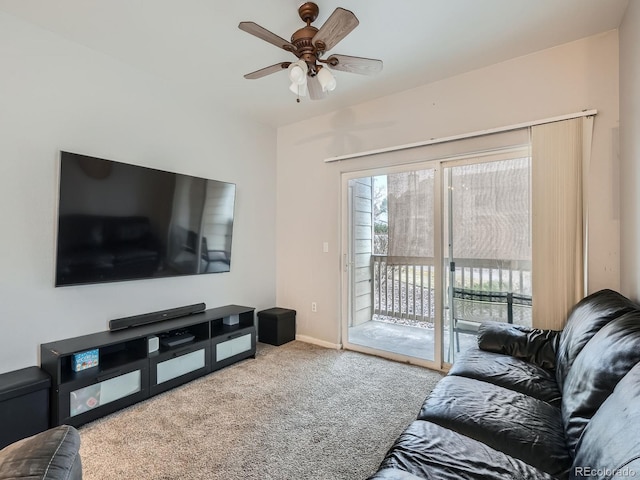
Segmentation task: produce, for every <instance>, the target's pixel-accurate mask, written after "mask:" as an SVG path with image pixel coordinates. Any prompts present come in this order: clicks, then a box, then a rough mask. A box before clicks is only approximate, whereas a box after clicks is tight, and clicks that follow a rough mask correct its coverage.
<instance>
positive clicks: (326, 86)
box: [318, 68, 336, 92]
mask: <svg viewBox="0 0 640 480" xmlns="http://www.w3.org/2000/svg"><path fill="white" fill-rule="evenodd" d="M318 81H319V82H320V86H321V87H322V91H323V92H333V91H334V90H335V89H336V77H334V76H333V74H332V73H331V72H330V71H329V69H328V68H321V69H320V71H319V72H318Z"/></svg>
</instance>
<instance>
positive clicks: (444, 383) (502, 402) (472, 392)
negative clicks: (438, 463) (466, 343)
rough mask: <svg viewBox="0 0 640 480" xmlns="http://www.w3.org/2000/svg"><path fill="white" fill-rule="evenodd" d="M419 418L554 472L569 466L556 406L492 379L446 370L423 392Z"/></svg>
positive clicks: (558, 474)
mask: <svg viewBox="0 0 640 480" xmlns="http://www.w3.org/2000/svg"><path fill="white" fill-rule="evenodd" d="M418 419H419V420H427V421H430V422H433V423H437V424H438V425H441V426H443V427H445V428H450V429H452V430H454V431H456V432H458V433H460V434H462V435H466V436H467V437H471V438H474V439H476V440H478V441H480V442H482V443H485V444H486V445H487V446H489V447H491V448H493V449H495V450H498V451H501V452H504V453H506V454H507V455H510V456H512V457H515V458H519V459H520V460H522V461H524V462H525V463H528V464H529V465H532V466H534V467H536V468H538V469H540V470H542V471H544V472H546V473H548V474H550V475H552V476H555V477H559V478H564V477H566V475H567V473H568V471H569V467H570V466H571V459H570V457H569V452H568V450H567V447H566V443H565V439H564V431H563V424H562V416H561V411H560V409H559V408H556V407H554V406H552V405H549V404H548V403H547V402H544V401H542V400H538V399H537V398H533V397H530V396H528V395H525V394H523V393H520V392H515V391H513V390H509V389H507V388H504V387H500V386H497V385H493V384H491V383H487V382H483V381H479V380H475V379H472V378H465V377H458V376H455V375H448V376H447V377H445V378H443V379H442V380H440V382H438V384H437V385H436V387H435V388H434V389H433V391H432V392H431V394H430V395H429V396H428V397H427V400H426V401H425V402H424V404H423V406H422V409H421V410H420V414H419V415H418Z"/></svg>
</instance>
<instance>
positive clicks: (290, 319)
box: [258, 308, 296, 345]
mask: <svg viewBox="0 0 640 480" xmlns="http://www.w3.org/2000/svg"><path fill="white" fill-rule="evenodd" d="M295 338H296V311H295V310H289V309H288V308H269V309H268V310H262V311H261V312H258V340H259V341H261V342H263V343H269V344H271V345H282V344H284V343H287V342H290V341H291V340H295Z"/></svg>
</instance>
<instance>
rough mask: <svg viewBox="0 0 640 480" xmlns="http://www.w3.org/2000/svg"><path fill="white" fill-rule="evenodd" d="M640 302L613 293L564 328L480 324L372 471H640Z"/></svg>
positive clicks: (410, 475)
mask: <svg viewBox="0 0 640 480" xmlns="http://www.w3.org/2000/svg"><path fill="white" fill-rule="evenodd" d="M639 361H640V307H639V306H637V305H636V304H634V303H633V302H631V301H630V300H629V299H627V298H625V297H623V296H622V295H620V294H619V293H616V292H614V291H611V290H602V291H600V292H597V293H594V294H592V295H590V296H588V297H586V298H585V299H583V300H582V301H581V302H579V303H578V304H577V305H576V306H575V307H574V309H573V310H572V312H571V314H570V316H569V318H568V321H567V324H566V326H565V328H564V330H563V331H550V330H537V329H527V328H523V327H518V326H515V325H508V324H501V323H487V324H485V325H483V326H482V327H481V328H480V330H479V333H478V348H477V349H472V350H470V351H467V352H466V353H465V354H463V355H461V356H460V357H459V358H458V359H457V360H456V362H455V364H454V365H453V367H452V368H451V370H450V372H449V374H448V375H447V376H446V377H444V378H443V379H442V380H441V381H440V382H439V383H438V384H437V386H436V388H435V389H434V390H433V391H432V392H431V394H430V395H429V396H428V397H427V399H426V400H425V402H424V404H423V406H422V409H421V410H420V413H419V415H418V418H417V420H415V421H414V422H413V423H411V424H410V425H409V426H408V427H407V429H406V430H405V431H404V432H403V433H402V434H401V435H400V437H399V438H398V439H397V440H396V442H395V443H394V445H393V446H392V447H391V449H390V450H389V451H388V453H387V455H386V456H385V458H384V460H383V461H382V463H381V465H380V468H379V470H378V471H377V472H376V473H375V474H374V475H373V476H372V477H370V478H371V479H397V480H411V479H418V478H425V479H439V480H442V479H451V480H454V479H455V480H460V479H483V480H487V479H489V480H491V479H496V480H497V479H567V478H569V479H574V478H590V479H611V478H640V364H639V363H638V362H639Z"/></svg>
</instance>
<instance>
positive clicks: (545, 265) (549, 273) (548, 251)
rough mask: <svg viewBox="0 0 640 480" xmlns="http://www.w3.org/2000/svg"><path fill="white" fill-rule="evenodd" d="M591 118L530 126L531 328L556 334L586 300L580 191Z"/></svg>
mask: <svg viewBox="0 0 640 480" xmlns="http://www.w3.org/2000/svg"><path fill="white" fill-rule="evenodd" d="M592 130H593V117H584V118H576V119H572V120H564V121H561V122H554V123H548V124H543V125H537V126H533V127H531V156H532V190H533V191H532V196H533V202H532V227H533V228H532V236H533V249H532V261H533V285H532V288H533V326H534V327H537V328H548V329H554V330H559V329H562V328H563V327H564V324H565V322H566V319H567V315H568V313H569V311H570V310H571V308H572V307H573V305H575V304H576V303H577V302H578V301H579V300H580V299H581V298H583V297H584V295H585V276H586V270H585V258H586V251H585V250H586V247H585V245H586V232H587V229H586V222H587V213H588V212H587V202H586V201H585V195H584V191H583V188H585V186H583V183H584V180H583V179H584V178H586V177H587V174H588V168H589V164H588V163H589V158H590V153H591V132H592Z"/></svg>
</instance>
